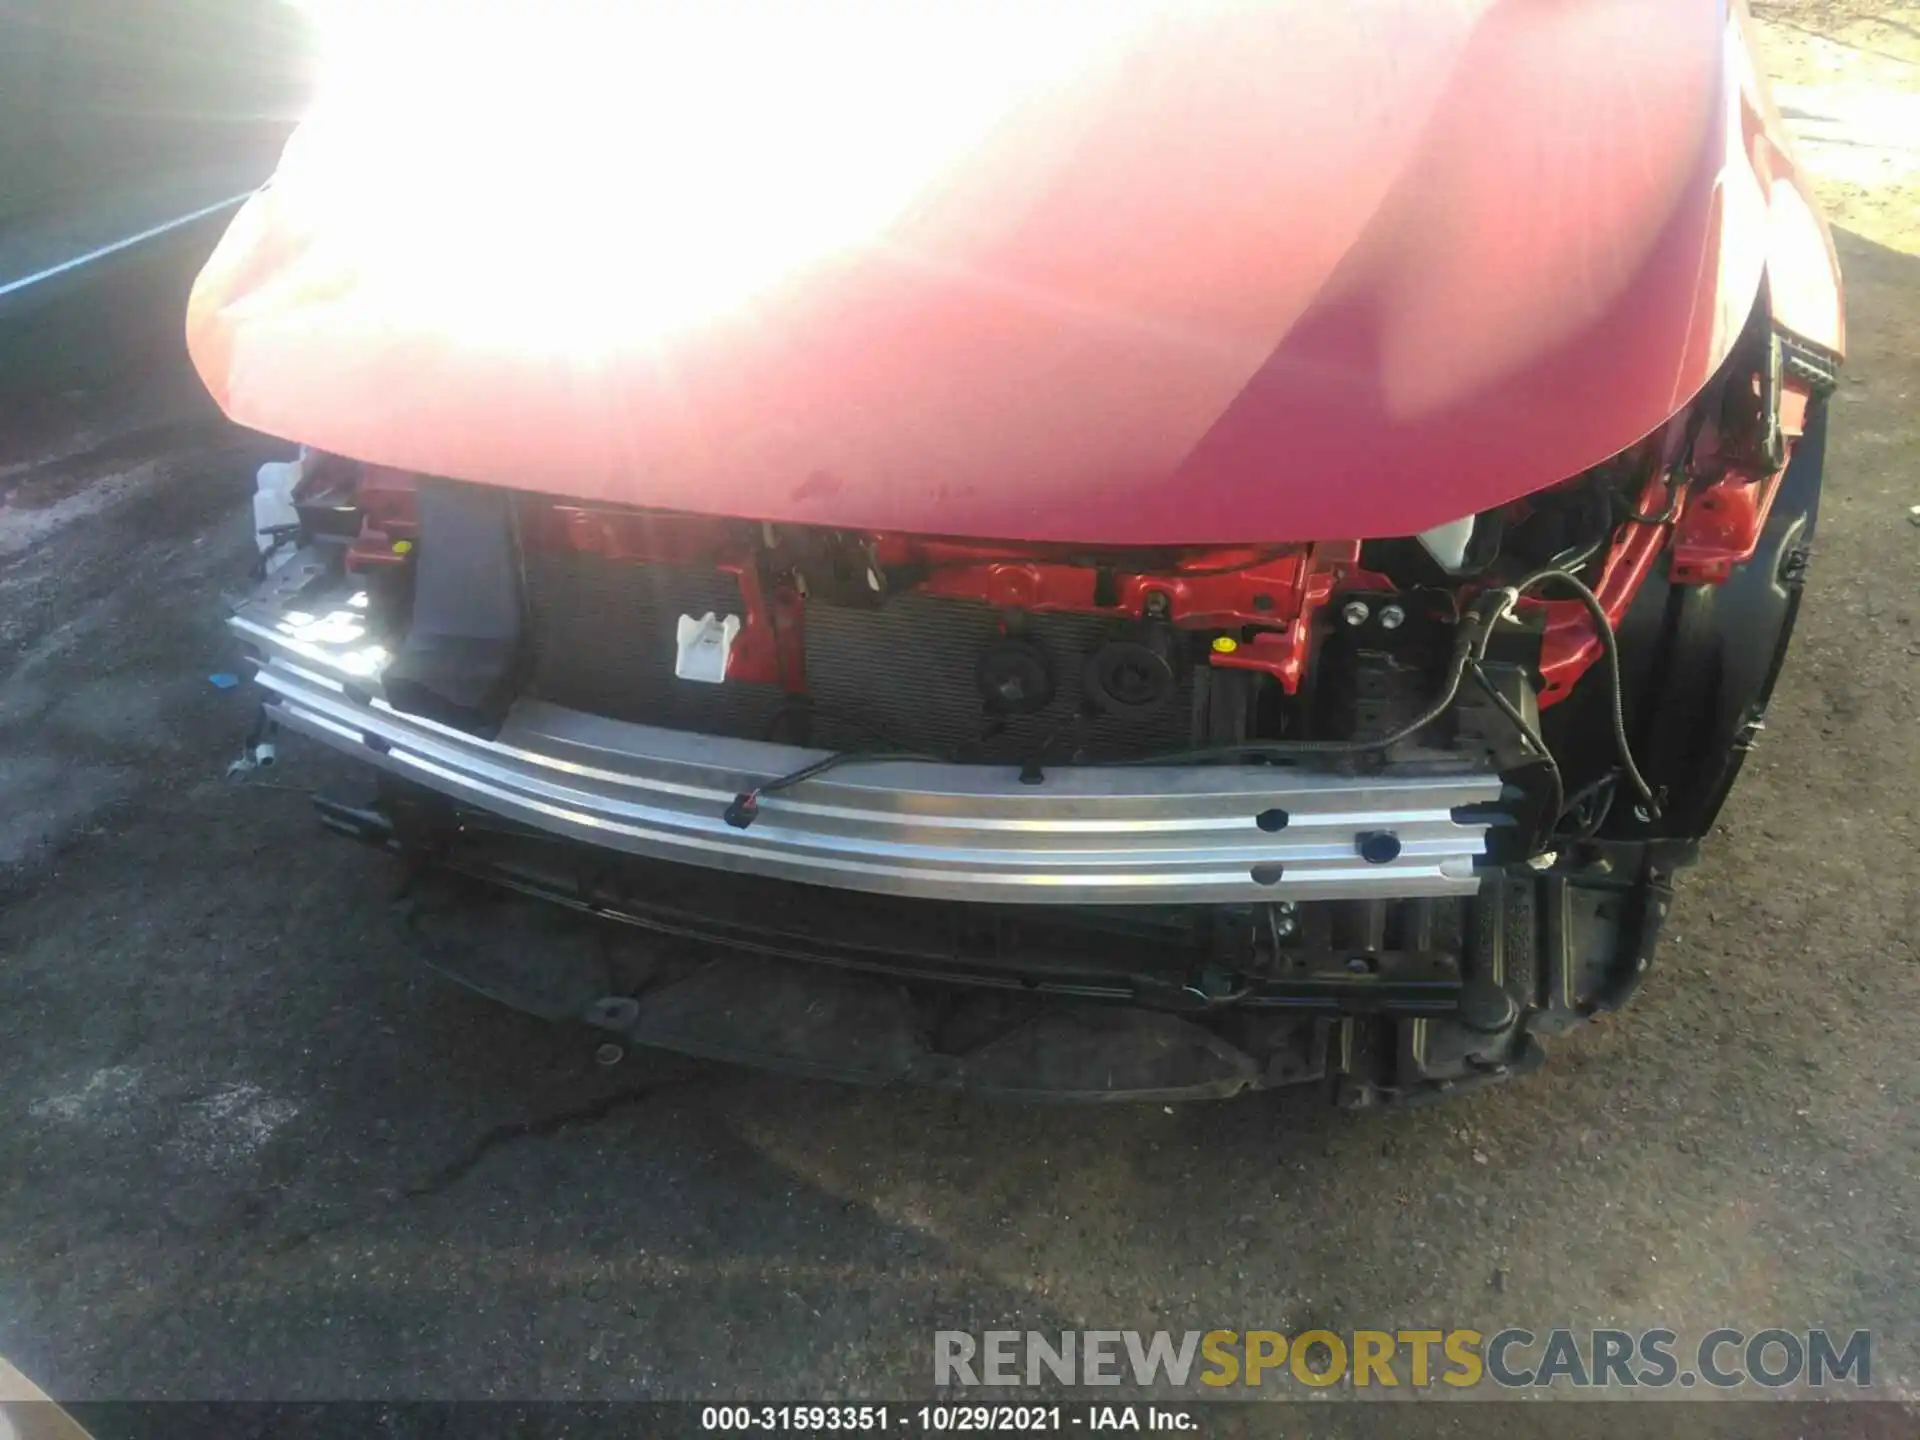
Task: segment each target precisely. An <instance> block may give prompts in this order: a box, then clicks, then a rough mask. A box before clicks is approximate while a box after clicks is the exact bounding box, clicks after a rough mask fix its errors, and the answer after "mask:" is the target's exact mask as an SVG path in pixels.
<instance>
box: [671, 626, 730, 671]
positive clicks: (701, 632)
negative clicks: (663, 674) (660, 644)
mask: <svg viewBox="0 0 1920 1440" xmlns="http://www.w3.org/2000/svg"><path fill="white" fill-rule="evenodd" d="M739 633H740V617H739V616H738V615H729V616H727V617H726V619H724V620H722V619H718V618H716V617H715V616H714V614H713V612H712V611H708V612H707V613H706V614H705V615H702V616H701V617H700V618H699V619H698V620H696V619H694V618H693V616H691V615H682V616H681V617H680V624H679V626H678V627H677V630H676V633H675V637H674V638H675V639H676V641H677V642H678V644H679V653H678V654H676V655H675V656H674V657H673V673H674V674H675V675H677V676H678V677H679V678H680V679H682V680H698V681H700V682H701V683H702V684H706V685H719V684H722V683H723V682H724V681H725V680H726V678H727V659H728V657H729V656H731V655H732V654H733V640H734V637H735V636H736V635H738V634H739Z"/></svg>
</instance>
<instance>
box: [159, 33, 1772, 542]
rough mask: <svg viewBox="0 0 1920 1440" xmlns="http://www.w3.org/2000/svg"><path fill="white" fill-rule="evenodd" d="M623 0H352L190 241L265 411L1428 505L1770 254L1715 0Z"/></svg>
mask: <svg viewBox="0 0 1920 1440" xmlns="http://www.w3.org/2000/svg"><path fill="white" fill-rule="evenodd" d="M616 8H618V7H604V6H590V5H586V4H585V3H584V0H560V3H558V4H557V5H548V6H533V5H530V4H529V5H526V6H520V5H515V4H512V3H505V4H502V5H497V6H493V7H486V8H485V9H484V11H483V13H484V15H485V16H486V17H487V18H486V20H485V22H484V23H481V22H471V23H468V24H466V25H465V26H463V27H455V28H454V29H453V30H452V31H451V32H450V31H448V30H447V29H446V28H445V27H444V26H443V25H438V24H436V23H434V19H435V17H436V16H439V17H440V19H441V20H444V18H445V17H444V15H442V14H441V12H440V11H439V10H437V9H435V8H433V7H422V8H421V9H419V10H418V11H417V12H415V11H410V12H409V14H410V15H413V16H414V23H415V24H416V25H417V27H418V33H417V34H415V33H414V32H412V31H404V30H402V29H399V28H396V27H398V26H399V22H397V21H395V20H393V19H392V18H391V16H390V15H389V17H388V18H386V19H383V20H381V21H379V22H377V23H374V22H368V23H366V24H364V25H363V26H362V28H361V29H360V30H359V31H358V32H355V33H356V38H357V40H358V41H359V43H360V44H362V45H363V46H365V47H366V51H367V53H368V54H377V55H378V56H380V57H382V63H381V64H378V65H374V64H371V63H370V62H368V61H366V60H365V58H364V57H362V63H361V65H360V68H359V69H358V70H355V69H353V68H352V67H351V66H349V67H348V69H347V71H346V73H347V74H349V75H350V76H351V77H352V80H351V83H343V84H340V85H338V86H336V88H334V89H333V90H331V91H330V92H328V93H327V94H325V95H323V98H322V100H321V102H320V104H319V105H318V106H317V107H316V109H315V112H314V113H313V115H312V116H311V117H310V118H309V119H308V120H307V121H306V123H305V124H304V125H303V126H302V128H301V129H300V131H299V132H298V133H297V134H296V135H295V137H294V138H293V140H292V142H291V143H290V144H289V146H288V148H287V151H286V153H285V156H284V157H283V160H282V164H281V166H280V170H279V172H278V174H277V175H276V178H275V180H274V182H273V183H272V184H271V185H270V186H269V187H268V188H267V189H266V190H265V191H263V192H262V193H261V194H260V195H258V196H257V197H255V198H254V200H252V201H251V202H250V203H249V204H248V206H247V207H246V208H245V210H244V211H243V213H242V214H241V215H240V216H239V217H237V218H236V220H235V222H234V225H233V227H232V229H231V230H230V231H229V233H228V235H227V237H226V239H225V240H224V241H223V242H222V244H221V246H220V247H219V249H218V250H217V251H216V253H215V255H214V256H213V258H212V259H211V260H210V261H209V263H208V265H207V267H206V270H205V271H204V272H203V274H202V276H201V277H200V280H199V282H198V284H197V285H196V287H195V291H194V295H193V299H192V302H191V304H190V307H189V318H188V336H189V343H190V347H191V349H192V352H193V355H194V359H195V361H196V364H197V365H198V366H199V368H200V372H201V374H202V376H203V377H204V379H205V380H206V382H207V384H208V387H209V389H210V390H211V391H212V392H213V394H214V396H215V397H216V399H218V400H219V401H220V403H221V404H222V405H223V407H224V408H225V409H226V410H227V412H228V413H229V414H230V415H231V416H232V417H233V418H234V419H236V420H238V421H240V422H241V423H243V424H247V425H250V426H253V427H254V428H257V429H261V430H265V431H267V432H269V433H273V434H278V435H283V436H286V437H288V438H290V439H294V440H298V441H300V442H302V443H306V444H310V445H313V446H316V447H318V448H323V449H327V450H332V451H336V452H338V453H342V454H346V455H351V456H354V457H356V458H359V459H363V460H368V461H372V462H375V463H380V464H387V465H394V466H400V467H404V468H408V469H414V470H419V471H423V472H430V473H437V474H445V475H453V476H460V477H463V478H467V479H471V480H477V481H482V482H489V483H497V484H504V485H514V486H519V487H523V488H528V489H534V490H544V491H549V492H552V493H555V494H560V495H568V496H575V497H580V498H584V499H596V500H608V501H615V502H620V503H630V504H637V505H648V506H659V507H664V508H672V509H682V510H691V511H697V512H702V513H711V514H730V515H740V516H749V517H754V518H761V519H769V520H776V521H785V522H794V523H809V524H828V525H835V526H842V527H850V528H853V527H857V528H871V529H893V530H906V531H914V532H919V533H929V534H946V535H974V536H982V537H993V538H998V539H1009V540H1012V539H1029V540H1064V541H1074V542H1081V543H1104V544H1114V545H1129V544H1172V543H1196V544H1198V543H1208V542H1249V541H1278V540H1292V539H1310V538H1335V537H1337V538H1357V537H1366V536H1374V535H1394V534H1409V533H1413V532H1415V531H1418V530H1422V529H1425V528H1428V527H1429V526H1432V525H1434V524H1438V523H1441V522H1444V521H1447V520H1450V519H1453V518H1455V517H1457V516H1459V515H1462V514H1465V513H1468V512H1471V511H1475V510H1479V509H1484V508H1486V507H1487V506H1489V505H1493V504H1498V503H1501V502H1504V501H1505V500H1508V499H1512V498H1514V497H1516V496H1518V495H1520V494H1523V493H1526V492H1528V491H1530V490H1534V489H1537V488H1539V487H1540V486H1542V485H1545V484H1549V483H1552V482H1553V481H1555V480H1558V479H1560V478H1562V477H1564V476H1566V475H1569V474H1573V473H1575V472H1577V471H1579V470H1580V469H1583V468H1585V467H1586V466H1588V465H1590V464H1593V463H1596V462H1598V461H1599V460H1601V459H1604V458H1606V456H1608V455H1610V454H1612V453H1615V452H1616V451H1618V450H1620V449H1622V448H1624V447H1625V446H1627V445H1629V444H1631V443H1632V442H1633V441H1635V440H1636V439H1638V438H1639V437H1640V436H1642V435H1644V434H1646V433H1647V432H1649V431H1650V430H1652V429H1653V428H1654V427H1656V426H1657V425H1659V424H1660V423H1662V422H1663V421H1664V420H1665V419H1666V418H1667V417H1668V416H1669V415H1670V414H1671V413H1672V412H1673V411H1674V410H1675V409H1677V408H1678V407H1679V406H1680V405H1681V404H1683V403H1684V401H1685V400H1686V399H1687V398H1688V396H1689V395H1690V394H1691V393H1692V392H1693V391H1694V390H1695V389H1697V388H1698V386H1699V385H1701V384H1703V383H1704V382H1705V380H1706V379H1707V378H1708V377H1709V376H1710V375H1711V374H1712V372H1713V370H1714V369H1715V368H1716V367H1717V365H1718V364H1719V362H1720V360H1721V359H1722V358H1724V355H1725V353H1726V350H1727V348H1728V347H1729V346H1730V344H1731V343H1732V340H1733V339H1734V337H1735V335H1736V334H1737V332H1738V329H1739V326H1740V324H1741V322H1742V321H1744V319H1745V317H1746V314H1747V312H1748V309H1749V308H1750V306H1751V304H1752V301H1753V298H1754V296H1755V294H1756V293H1757V291H1758V287H1759V281H1760V271H1761V267H1762V263H1763V259H1764V236H1765V230H1766V223H1767V209H1766V202H1765V200H1764V198H1761V197H1762V194H1763V192H1762V189H1761V185H1760V183H1759V182H1758V181H1757V180H1756V179H1755V177H1754V175H1753V172H1752V170H1751V168H1750V166H1748V165H1747V161H1746V149H1745V144H1744V139H1743V137H1744V136H1745V134H1746V131H1747V129H1748V128H1749V127H1750V125H1751V123H1752V119H1751V106H1750V104H1749V100H1750V97H1749V96H1747V95H1746V94H1745V93H1744V92H1743V89H1742V87H1741V85H1740V84H1739V82H1738V81H1737V79H1735V78H1734V76H1733V68H1734V66H1733V62H1734V61H1735V60H1737V59H1739V58H1740V56H1741V54H1742V53H1743V52H1739V51H1738V48H1737V47H1739V46H1740V45H1741V44H1742V43H1743V42H1742V40H1741V38H1740V32H1739V28H1738V26H1737V24H1735V23H1733V22H1732V20H1731V19H1730V17H1729V16H1728V14H1727V13H1726V11H1725V9H1724V6H1723V5H1722V4H1721V3H1720V0H1352V3H1349V4H1345V5H1342V6H1338V7H1335V6H1328V5H1324V4H1321V3H1317V0H1266V3H1246V0H1102V3H1098V4H1096V3H1091V0H1088V3H1072V0H1060V3H1058V4H1056V5H1053V6H1032V5H1031V4H1016V3H1013V0H979V3H977V4H975V5H973V6H968V7H944V6H936V5H931V4H897V3H896V4H890V5H884V6H883V5H878V4H876V3H872V0H824V3H823V4H821V5H819V6H814V7H796V8H794V9H792V10H787V9H783V8H782V7H768V6H762V5H758V4H754V3H750V0H716V3H715V4H714V5H712V6H707V7H697V11H698V14H699V15H700V16H702V17H705V18H703V19H701V20H699V21H698V22H694V21H687V20H684V19H672V18H670V17H672V16H675V15H678V16H681V17H684V16H685V15H687V14H688V13H689V11H690V10H691V9H693V8H696V7H681V6H645V5H642V6H636V7H631V9H630V10H625V11H622V12H621V13H622V15H623V16H624V17H625V18H624V19H623V20H621V21H620V22H619V23H622V24H626V25H629V26H631V27H633V28H632V29H631V30H630V31H626V32H622V33H621V34H619V35H616V36H611V37H609V36H607V35H604V34H592V33H589V32H588V31H586V30H584V29H583V28H582V27H583V26H584V25H585V23H586V21H585V18H584V17H586V16H588V15H589V14H592V15H597V16H599V17H601V19H600V20H599V21H597V22H596V23H603V24H604V23H612V22H607V21H606V20H605V16H606V14H607V12H608V11H611V10H615V9H616ZM776 14H777V15H779V16H782V17H784V18H780V19H775V18H773V17H775V16H776ZM540 17H545V18H540ZM556 17H558V18H556ZM409 34H412V35H413V37H414V39H416V40H418V41H420V42H421V43H423V44H425V43H429V42H430V43H432V44H434V45H437V46H440V47H441V48H440V49H439V50H438V51H436V52H435V53H436V55H437V60H436V62H435V66H434V69H433V71H432V74H434V75H438V76H441V77H444V79H443V83H441V84H439V85H438V86H436V85H433V84H428V83H425V82H424V81H423V80H422V74H423V73H425V72H421V71H419V70H417V69H409V68H408V67H407V65H406V64H405V63H404V59H405V57H406V55H407V54H408V46H407V44H405V43H403V41H404V39H405V37H406V36H407V35H409ZM449 35H451V37H452V38H448V37H449ZM636 56H640V57H644V58H643V60H639V61H636V60H635V58H634V57H636ZM634 71H637V73H630V72H634Z"/></svg>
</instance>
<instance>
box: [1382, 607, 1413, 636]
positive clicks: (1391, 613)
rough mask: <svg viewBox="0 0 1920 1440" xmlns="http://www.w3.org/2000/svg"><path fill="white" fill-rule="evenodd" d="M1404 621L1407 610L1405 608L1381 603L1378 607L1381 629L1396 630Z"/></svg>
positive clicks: (1405, 621)
mask: <svg viewBox="0 0 1920 1440" xmlns="http://www.w3.org/2000/svg"><path fill="white" fill-rule="evenodd" d="M1406 623H1407V612H1406V611H1405V610H1402V609H1401V608H1400V607H1399V606H1398V605H1382V606H1381V607H1380V628H1381V629H1383V630H1398V629H1399V628H1400V627H1401V626H1402V625H1404V624H1406Z"/></svg>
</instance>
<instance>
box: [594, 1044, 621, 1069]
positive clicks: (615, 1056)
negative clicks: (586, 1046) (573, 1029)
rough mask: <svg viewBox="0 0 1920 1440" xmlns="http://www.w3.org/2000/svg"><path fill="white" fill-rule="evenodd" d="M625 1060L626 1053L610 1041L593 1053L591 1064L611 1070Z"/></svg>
mask: <svg viewBox="0 0 1920 1440" xmlns="http://www.w3.org/2000/svg"><path fill="white" fill-rule="evenodd" d="M626 1058H627V1052H626V1051H625V1050H624V1049H622V1048H621V1047H620V1046H618V1045H616V1044H614V1043H613V1042H612V1041H611V1040H609V1041H607V1043H606V1044H604V1045H602V1046H600V1047H599V1048H598V1049H596V1050H595V1051H594V1052H593V1063H594V1064H596V1065H601V1066H605V1067H608V1068H611V1067H612V1066H615V1065H618V1064H619V1063H620V1062H621V1061H622V1060H624V1059H626Z"/></svg>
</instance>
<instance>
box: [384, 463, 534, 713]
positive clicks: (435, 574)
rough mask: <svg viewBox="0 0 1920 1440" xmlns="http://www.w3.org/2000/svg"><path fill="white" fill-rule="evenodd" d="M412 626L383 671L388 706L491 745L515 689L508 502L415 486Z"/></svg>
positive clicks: (462, 489) (492, 492) (492, 493)
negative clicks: (417, 524) (416, 516)
mask: <svg viewBox="0 0 1920 1440" xmlns="http://www.w3.org/2000/svg"><path fill="white" fill-rule="evenodd" d="M418 498H419V517H420V534H419V540H418V541H417V549H416V552H415V556H414V592H413V624H412V627H411V628H410V629H409V630H408V632H407V639H406V643H405V644H404V645H402V646H401V647H400V653H399V654H398V655H397V656H396V657H395V659H394V661H393V663H392V664H391V665H389V666H388V667H387V671H386V676H385V688H386V696H387V703H388V704H389V705H391V706H393V708H394V709H396V710H400V711H404V712H405V713H406V714H409V715H418V716H421V717H422V718H424V719H428V720H434V721H437V722H439V723H440V724H442V725H451V726H453V727H455V728H456V729H460V730H465V731H467V732H468V733H470V734H474V735H480V736H483V737H489V738H490V737H491V736H493V735H494V734H496V733H497V732H498V731H499V729H500V725H501V722H502V721H503V720H504V719H505V718H506V713H507V708H508V707H509V706H510V705H512V703H513V698H514V695H515V693H516V691H517V690H518V688H519V680H520V670H521V654H522V650H523V648H524V647H523V640H524V626H523V624H522V620H521V616H522V613H523V606H522V602H521V596H520V562H519V552H518V545H517V542H516V540H515V537H514V527H513V511H512V505H513V496H512V495H511V493H510V492H508V491H505V490H497V489H494V488H491V487H489V486H484V485H469V484H466V483H464V482H462V481H457V480H437V479H425V478H423V479H422V480H421V481H420V484H419V496H418Z"/></svg>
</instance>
